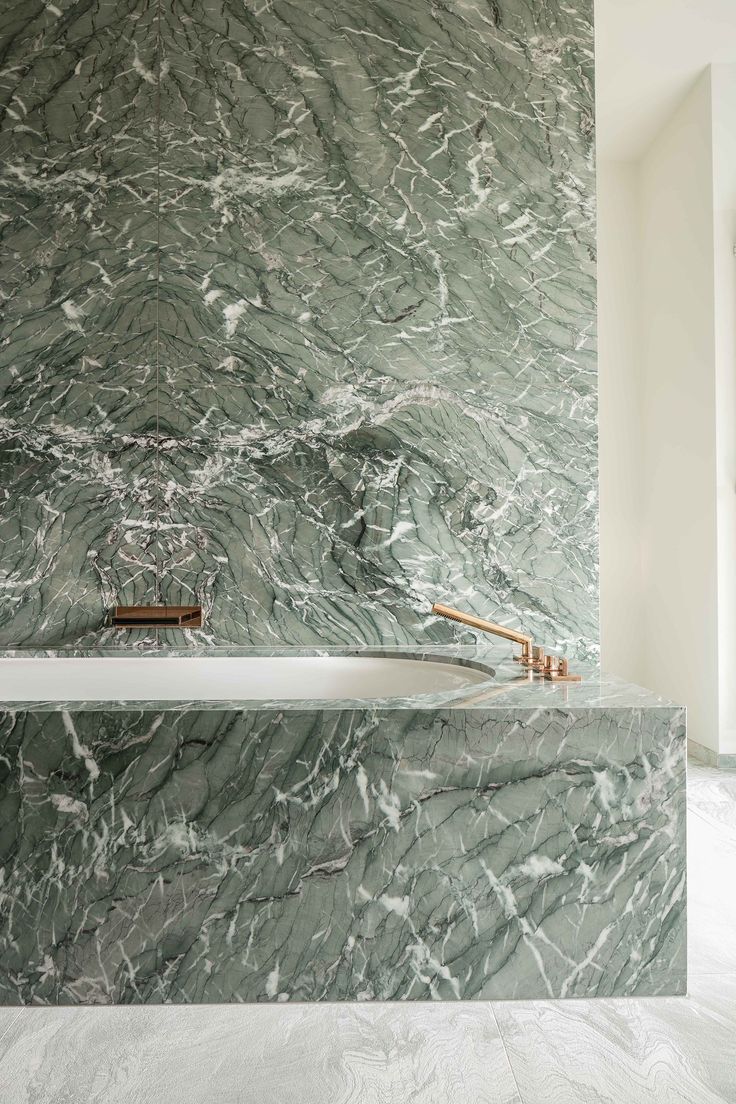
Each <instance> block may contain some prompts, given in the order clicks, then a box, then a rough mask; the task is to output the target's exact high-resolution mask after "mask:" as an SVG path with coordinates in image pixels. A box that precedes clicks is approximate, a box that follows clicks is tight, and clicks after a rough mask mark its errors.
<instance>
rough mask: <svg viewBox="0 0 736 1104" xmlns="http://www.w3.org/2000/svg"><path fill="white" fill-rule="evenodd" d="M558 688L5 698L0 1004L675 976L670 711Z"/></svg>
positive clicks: (678, 726)
mask: <svg viewBox="0 0 736 1104" xmlns="http://www.w3.org/2000/svg"><path fill="white" fill-rule="evenodd" d="M152 662H155V660H152ZM600 686H601V687H605V686H606V683H605V680H604V682H603V683H601V684H600ZM586 687H587V689H586ZM560 689H562V688H560V687H539V688H537V687H529V689H528V691H527V693H528V694H529V695H530V696H529V698H528V699H525V698H524V697H523V696H522V697H521V698H511V697H510V696H509V697H507V698H506V699H505V700H501V698H496V699H495V700H494V704H493V705H486V706H483V705H482V704H477V705H475V706H472V707H468V708H443V707H442V706H436V707H435V708H434V709H412V708H410V707H408V706H407V705H406V704H404V705H403V706H402V705H399V706H397V707H392V706H391V705H390V704H388V703H387V704H386V705H385V707H380V708H371V709H367V708H340V709H332V710H328V709H320V708H311V709H304V708H302V709H299V708H296V709H294V708H292V709H283V708H268V707H266V708H264V707H261V708H259V709H252V710H248V709H242V708H230V707H228V706H222V707H220V708H210V709H202V708H198V707H196V706H193V707H189V708H186V707H180V708H179V709H170V708H167V709H165V710H161V709H158V708H156V706H155V703H149V707H148V708H146V709H134V708H130V707H129V708H120V707H118V708H117V709H114V708H107V707H103V708H100V707H99V703H97V708H96V709H94V710H93V709H90V708H87V709H84V708H80V709H76V708H75V709H74V710H73V711H70V710H66V709H64V708H59V707H58V706H57V709H56V710H53V711H51V710H47V711H43V710H42V709H39V710H20V711H11V712H6V713H4V714H3V715H2V721H1V724H0V741H1V743H0V769H1V770H2V781H1V784H0V794H1V795H2V796H1V797H0V825H1V828H2V830H1V832H0V845H1V846H2V852H1V858H2V881H1V882H0V915H1V916H2V930H1V932H0V999H1V1000H2V1002H4V1003H8V1004H13V1003H49V1004H73V1003H114V1002H119V1003H156V1002H172V1001H173V1002H217V1001H282V1000H308V1001H315V1000H425V999H447V1000H457V999H489V998H514V997H519V998H521V997H524V998H535V997H575V996H603V995H607V996H611V995H614V996H625V995H633V994H637V995H652V994H664V993H669V994H673V993H680V992H684V989H685V980H686V959H685V822H684V815H685V726H684V713H683V711H682V710H681V709H679V708H677V707H676V706H672V705H670V704H667V703H663V702H661V701H659V700H658V699H654V700H652V699H651V698H647V697H646V695H645V692H641V691H639V690H636V691H634V693H633V694H632V695H631V697H630V699H629V702H628V704H627V701H626V693H627V692H626V689H625V687H623V686H621V685H620V684H618V685H612V686H610V687H609V689H608V690H606V689H603V690H601V689H599V688H598V684H584V686H583V687H578V688H575V689H574V691H573V692H572V693H578V694H580V697H579V698H578V700H577V701H573V700H571V698H572V693H571V694H570V697H569V698H568V700H567V701H564V700H563V699H562V698H561V697H560V696H559V695H556V694H555V692H556V691H559V690H560ZM609 690H610V693H611V697H610V699H609V700H608V701H606V700H605V696H606V694H607V693H608V692H609ZM548 691H549V693H548ZM508 693H509V695H510V694H511V690H509V692H508ZM586 694H587V695H588V701H587V704H585V701H586V698H585V695H586Z"/></svg>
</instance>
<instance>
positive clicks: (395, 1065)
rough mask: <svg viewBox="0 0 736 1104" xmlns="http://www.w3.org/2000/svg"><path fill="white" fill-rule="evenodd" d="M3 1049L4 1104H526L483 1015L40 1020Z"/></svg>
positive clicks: (148, 1013)
mask: <svg viewBox="0 0 736 1104" xmlns="http://www.w3.org/2000/svg"><path fill="white" fill-rule="evenodd" d="M0 1031H2V1025H0ZM3 1044H4V1054H3V1059H2V1061H1V1062H0V1100H2V1101H3V1104H82V1102H83V1104H154V1102H155V1104H183V1102H184V1101H186V1104H205V1102H207V1104H209V1102H210V1101H215V1100H216V1101H217V1104H256V1102H257V1104H263V1102H267V1104H328V1102H329V1104H372V1102H375V1104H405V1102H408V1101H411V1102H412V1104H455V1102H457V1104H522V1102H521V1098H520V1097H519V1095H518V1093H517V1091H516V1088H515V1082H514V1079H513V1076H512V1074H511V1069H510V1067H509V1063H508V1059H507V1057H506V1054H505V1050H504V1046H503V1042H502V1040H501V1037H500V1034H499V1030H498V1026H497V1024H496V1021H495V1018H494V1015H493V1010H492V1008H491V1007H490V1006H489V1005H482V1006H479V1005H457V1004H456V1005H450V1004H437V1005H431V1004H419V1005H413V1006H410V1005H405V1004H402V1005H385V1004H373V1005H323V1006H321V1007H319V1008H318V1007H315V1006H313V1005H312V1006H308V1005H298V1006H290V1007H284V1006H278V1005H261V1006H247V1007H246V1006H232V1005H231V1006H214V1007H212V1006H211V1007H206V1006H201V1005H200V1006H198V1007H196V1008H194V1007H191V1008H182V1007H177V1008H171V1007H168V1008H161V1007H151V1006H148V1007H139V1008H123V1007H119V1008H88V1009H58V1008H57V1009H51V1008H36V1009H28V1010H26V1011H24V1013H23V1015H22V1018H21V1020H20V1021H19V1020H16V1021H15V1022H14V1023H12V1024H10V1025H9V1028H8V1029H7V1032H6V1037H5V1039H0V1047H2V1046H3Z"/></svg>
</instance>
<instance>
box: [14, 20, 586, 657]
mask: <svg viewBox="0 0 736 1104" xmlns="http://www.w3.org/2000/svg"><path fill="white" fill-rule="evenodd" d="M591 7H592V4H591V0H574V3H568V2H565V3H563V2H562V0H535V2H531V0H530V2H524V0H493V2H490V0H489V2H485V0H484V2H482V3H477V4H471V3H467V2H465V0H447V2H444V3H439V2H433V0H403V2H402V0H391V2H390V3H389V2H387V0H386V2H383V0H363V2H362V3H360V4H356V3H354V2H352V0H329V2H320V0H309V3H307V2H306V0H296V2H286V0H273V2H272V3H262V2H261V0H258V2H256V0H160V3H156V2H153V0H55V2H54V3H53V4H50V3H46V2H45V0H44V2H41V0H7V2H6V3H4V4H3V5H2V10H1V11H0V42H1V45H2V65H1V66H0V98H1V99H2V106H3V116H2V122H1V123H0V162H1V163H2V175H1V176H0V199H1V203H0V209H1V210H2V218H1V219H0V252H1V257H0V261H1V266H0V297H1V302H2V307H3V319H2V332H1V334H0V458H1V460H0V463H1V466H2V472H1V473H0V476H1V478H0V483H1V484H2V488H3V513H2V517H1V518H0V546H1V548H2V557H1V559H0V564H1V566H0V581H1V582H2V589H1V591H0V593H1V595H2V598H1V606H0V643H2V644H11V643H25V644H28V643H34V644H38V645H46V646H54V645H61V644H69V643H72V642H79V643H99V642H101V641H102V640H103V639H104V638H105V635H106V634H105V633H104V632H100V626H101V624H102V620H103V612H104V610H105V608H106V607H108V606H109V605H111V604H114V603H115V602H117V601H120V602H126V603H128V602H135V601H150V600H153V599H154V598H155V597H156V595H157V594H158V595H159V596H160V597H162V598H163V599H165V600H167V601H169V602H180V601H181V602H189V601H201V602H202V603H203V604H204V606H205V608H206V611H207V615H208V626H209V627H208V630H207V634H206V635H205V637H204V639H205V640H209V641H211V642H213V643H224V642H233V643H263V644H272V643H286V644H289V643H306V644H309V643H314V642H318V641H322V642H329V643H334V644H341V643H350V644H352V643H355V642H356V641H367V642H377V641H393V642H410V641H412V640H415V639H419V640H424V641H426V640H432V639H434V640H451V639H453V638H454V636H455V632H456V630H455V629H454V628H453V626H451V625H449V624H439V623H435V622H432V621H431V620H430V619H428V618H427V616H426V610H427V607H428V605H429V603H430V601H431V599H432V598H433V597H441V598H444V599H454V600H456V601H457V602H458V603H459V604H464V605H466V606H467V607H470V608H474V609H476V610H477V611H478V612H482V613H483V614H485V615H487V616H490V617H495V618H503V619H504V620H506V621H507V622H510V623H514V624H518V625H523V626H525V627H526V628H528V629H529V630H530V631H531V632H533V633H534V634H535V635H537V636H538V637H540V638H541V639H543V640H544V641H545V642H546V643H548V644H549V645H553V644H556V645H557V646H558V647H563V648H566V649H567V650H568V651H570V652H577V653H580V654H588V653H590V652H591V651H592V650H594V648H595V643H596V640H597V635H598V630H597V583H596V573H597V551H596V544H597V501H596V430H595V416H596V377H595V358H594V309H595V282H594V257H593V253H594V232H593V230H594V226H593V217H594V216H593V197H594V186H593V165H592V157H593V91H592V27H591ZM108 635H109V634H108ZM200 639H202V638H201V637H200Z"/></svg>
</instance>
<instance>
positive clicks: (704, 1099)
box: [495, 976, 736, 1104]
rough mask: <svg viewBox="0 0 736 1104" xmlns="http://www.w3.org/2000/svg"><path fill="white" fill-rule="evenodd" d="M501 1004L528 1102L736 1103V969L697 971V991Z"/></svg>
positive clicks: (500, 1016)
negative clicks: (717, 973)
mask: <svg viewBox="0 0 736 1104" xmlns="http://www.w3.org/2000/svg"><path fill="white" fill-rule="evenodd" d="M495 1012H496V1017H497V1019H498V1023H499V1025H500V1027H501V1031H502V1034H503V1038H504V1042H505V1044H506V1048H507V1051H508V1054H509V1058H510V1060H511V1066H512V1069H513V1071H514V1075H515V1077H516V1080H517V1083H518V1086H519V1091H520V1094H521V1099H522V1101H523V1102H524V1104H537V1102H539V1104H541V1102H542V1101H544V1102H545V1104H724V1102H728V1104H733V1102H734V1101H736V1044H735V1043H734V1039H735V1038H736V976H734V977H721V978H718V979H716V978H698V979H696V980H695V981H694V982H693V983H691V986H690V995H689V996H688V997H659V998H648V999H641V1000H585V1001H569V1002H567V1003H565V1002H561V1001H547V1002H545V1001H535V1002H528V1003H526V1002H513V1003H511V1002H509V1003H508V1004H504V1005H496V1007H495Z"/></svg>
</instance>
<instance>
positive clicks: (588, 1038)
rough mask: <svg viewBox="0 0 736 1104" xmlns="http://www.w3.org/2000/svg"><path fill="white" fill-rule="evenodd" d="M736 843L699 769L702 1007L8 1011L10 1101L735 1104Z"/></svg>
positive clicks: (714, 779)
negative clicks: (719, 914) (719, 919)
mask: <svg viewBox="0 0 736 1104" xmlns="http://www.w3.org/2000/svg"><path fill="white" fill-rule="evenodd" d="M735 829H736V772H725V771H720V772H718V771H709V770H705V769H704V768H695V769H692V770H691V778H690V816H689V867H690V871H689V876H690V956H691V971H690V985H689V990H690V991H689V995H688V996H687V997H674V998H647V999H634V1000H600V999H599V1000H595V1001H590V1000H588V1001H565V1002H555V1001H537V1002H532V1001H529V1002H504V1003H501V1002H495V1003H488V1004H485V1003H478V1004H473V1005H457V1004H438V1005H431V1004H413V1005H411V1006H410V1007H409V1006H407V1005H405V1004H400V1003H394V1004H392V1005H390V1006H387V1005H382V1004H374V1005H370V1006H362V1005H354V1004H353V1005H344V1004H343V1005H329V1004H325V1005H319V1006H314V1005H313V1006H304V1005H301V1006H288V1007H287V1006H274V1005H260V1006H256V1007H253V1006H251V1007H248V1008H244V1007H238V1006H229V1007H217V1006H210V1007H197V1008H186V1007H177V1008H171V1007H155V1008H152V1007H150V1006H149V1007H145V1006H143V1007H135V1008H128V1007H118V1008H91V1009H74V1008H39V1009H34V1008H27V1009H24V1010H21V1011H19V1010H16V1009H11V1008H9V1009H2V1010H0V1099H1V1100H2V1101H3V1104H52V1102H53V1104H72V1102H73V1104H77V1102H79V1104H82V1102H83V1104H122V1102H123V1101H124V1102H125V1104H181V1102H183V1101H186V1102H187V1104H205V1102H207V1104H209V1102H210V1101H213V1100H217V1102H218V1104H251V1102H253V1104H256V1102H258V1104H261V1102H263V1101H269V1104H270V1102H272V1101H273V1102H274V1104H297V1102H298V1104H323V1102H326V1101H329V1102H330V1104H358V1102H359V1104H406V1102H409V1101H410V1102H411V1104H476V1102H477V1104H485V1102H491V1101H492V1102H493V1104H507V1102H508V1104H601V1102H602V1104H609V1102H611V1104H613V1102H615V1104H734V1102H736V1048H735V1045H734V1040H735V1039H736V923H735V922H734V921H733V917H734V916H736V913H731V912H729V911H728V910H729V909H730V908H731V907H732V905H733V904H734V897H733V895H732V890H731V888H730V887H732V886H736V849H735V848H734V847H733V846H732V844H733V839H734V835H735V834H736V830H735ZM710 901H713V902H714V907H713V910H710V909H709V902H710ZM718 908H722V909H725V910H726V916H725V918H724V923H723V924H722V925H717V924H716V923H715V913H716V911H717V909H718ZM729 955H730V957H729Z"/></svg>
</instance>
